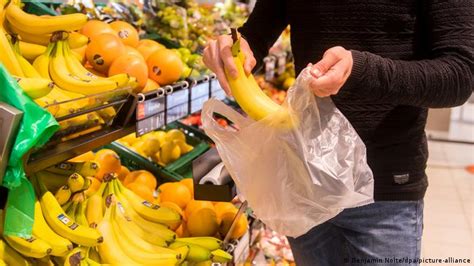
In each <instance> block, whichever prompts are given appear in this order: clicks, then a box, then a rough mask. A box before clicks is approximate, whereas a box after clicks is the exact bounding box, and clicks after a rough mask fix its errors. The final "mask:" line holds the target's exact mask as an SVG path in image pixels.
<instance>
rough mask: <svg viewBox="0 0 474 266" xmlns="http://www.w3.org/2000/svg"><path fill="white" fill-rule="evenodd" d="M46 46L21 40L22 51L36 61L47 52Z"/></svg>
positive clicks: (29, 59)
mask: <svg viewBox="0 0 474 266" xmlns="http://www.w3.org/2000/svg"><path fill="white" fill-rule="evenodd" d="M46 49H47V48H46V46H43V45H39V44H34V43H29V42H23V41H20V53H21V55H22V56H24V57H25V58H26V59H28V61H34V60H35V59H36V58H37V57H38V56H40V55H41V54H43V53H44V52H46Z"/></svg>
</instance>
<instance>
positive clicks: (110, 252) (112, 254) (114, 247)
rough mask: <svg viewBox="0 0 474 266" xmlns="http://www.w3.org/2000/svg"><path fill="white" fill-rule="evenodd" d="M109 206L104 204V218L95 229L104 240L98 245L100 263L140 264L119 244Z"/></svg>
mask: <svg viewBox="0 0 474 266" xmlns="http://www.w3.org/2000/svg"><path fill="white" fill-rule="evenodd" d="M111 213H112V210H111V206H110V204H108V206H106V210H105V214H104V219H102V221H101V222H100V223H99V225H98V226H97V229H98V230H99V231H100V233H101V234H102V236H103V237H104V242H103V243H101V244H100V245H99V246H98V251H99V254H100V257H101V259H102V263H106V264H110V265H112V266H114V265H140V263H139V262H136V261H134V260H133V259H132V258H130V257H129V256H128V255H127V254H126V253H125V252H124V250H122V248H121V247H120V245H119V239H118V238H117V237H116V235H115V233H114V231H113V226H112V221H111V216H112V215H111Z"/></svg>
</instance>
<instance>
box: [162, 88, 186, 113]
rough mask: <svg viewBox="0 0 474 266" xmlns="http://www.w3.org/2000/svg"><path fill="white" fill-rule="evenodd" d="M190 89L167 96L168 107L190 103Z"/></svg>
mask: <svg viewBox="0 0 474 266" xmlns="http://www.w3.org/2000/svg"><path fill="white" fill-rule="evenodd" d="M188 100H189V89H184V90H180V91H175V92H173V93H171V94H169V95H167V96H166V104H167V105H166V106H167V109H170V108H173V107H175V106H177V105H181V104H188Z"/></svg>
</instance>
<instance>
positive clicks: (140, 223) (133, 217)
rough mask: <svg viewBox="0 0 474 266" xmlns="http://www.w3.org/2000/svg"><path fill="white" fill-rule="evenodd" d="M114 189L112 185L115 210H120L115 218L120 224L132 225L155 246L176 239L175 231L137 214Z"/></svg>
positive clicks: (164, 244)
mask: <svg viewBox="0 0 474 266" xmlns="http://www.w3.org/2000/svg"><path fill="white" fill-rule="evenodd" d="M116 190H117V188H116V187H112V188H111V191H110V192H111V193H113V194H114V195H115V197H116V198H117V210H118V211H119V212H120V215H118V216H119V218H117V219H116V220H118V222H119V224H120V225H121V226H122V225H124V224H126V225H127V226H128V227H132V228H133V231H134V232H136V233H137V234H138V235H140V237H141V238H143V239H144V240H145V241H147V242H149V243H151V244H153V245H157V246H166V245H167V243H171V242H173V241H174V240H175V239H176V233H175V232H173V231H171V230H169V229H168V228H166V227H164V226H163V225H161V224H157V223H153V222H150V221H147V220H145V219H143V218H142V217H141V216H140V215H138V214H137V213H136V212H135V211H134V210H133V208H131V207H130V205H129V204H128V202H127V200H126V199H124V198H123V197H122V196H121V195H120V193H117V192H116Z"/></svg>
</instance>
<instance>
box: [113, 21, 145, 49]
mask: <svg viewBox="0 0 474 266" xmlns="http://www.w3.org/2000/svg"><path fill="white" fill-rule="evenodd" d="M110 27H112V29H113V30H115V31H116V32H117V35H118V36H119V38H120V39H121V40H122V42H123V44H126V45H130V46H132V47H136V46H137V45H138V41H139V39H138V31H137V30H136V29H135V28H134V27H133V26H132V25H130V24H128V23H127V22H124V21H114V22H112V23H110Z"/></svg>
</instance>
